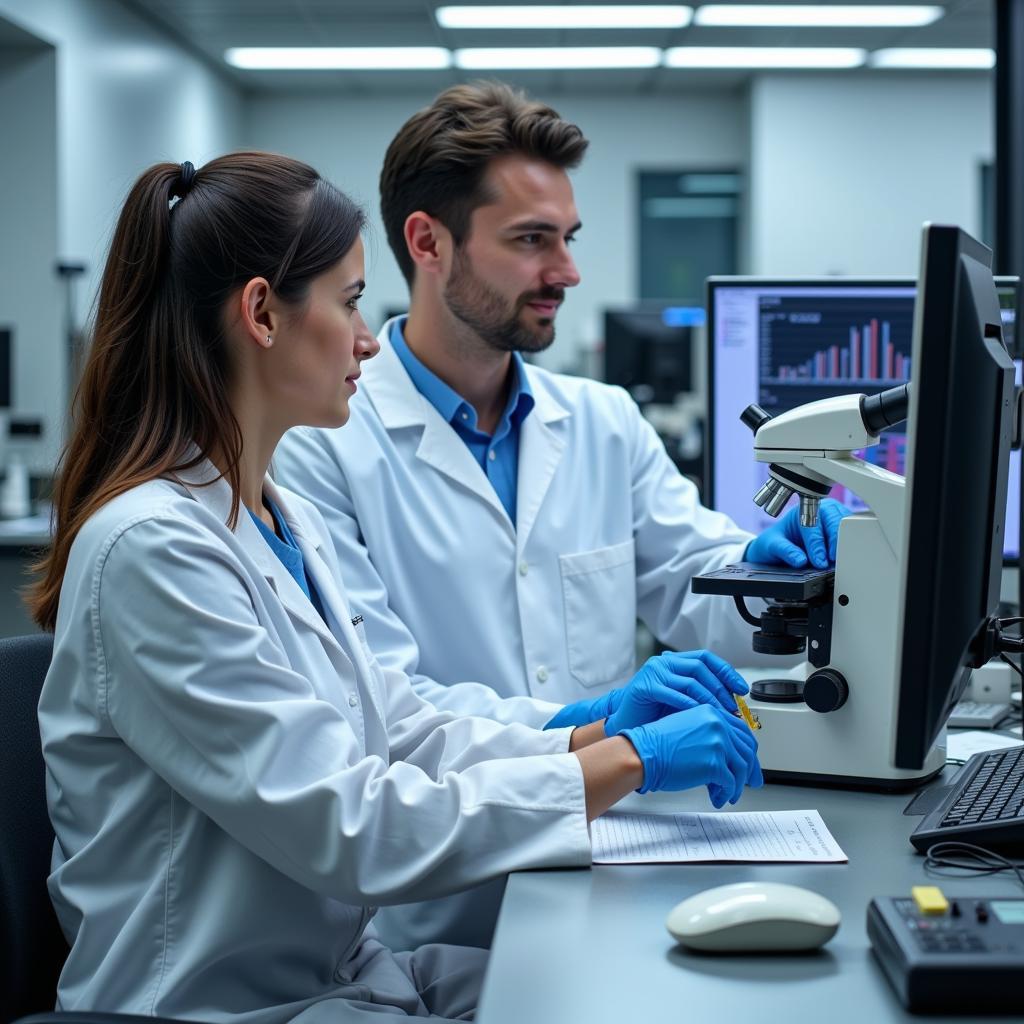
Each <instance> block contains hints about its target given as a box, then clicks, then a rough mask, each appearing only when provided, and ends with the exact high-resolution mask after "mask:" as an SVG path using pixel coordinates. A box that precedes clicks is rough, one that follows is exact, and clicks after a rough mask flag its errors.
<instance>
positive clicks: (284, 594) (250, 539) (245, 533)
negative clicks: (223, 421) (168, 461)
mask: <svg viewBox="0 0 1024 1024" xmlns="http://www.w3.org/2000/svg"><path fill="white" fill-rule="evenodd" d="M190 457H191V456H190ZM175 477H176V479H177V481H178V482H179V483H180V484H181V485H182V486H183V487H184V488H185V489H186V490H187V491H188V493H189V494H190V495H191V496H192V497H193V498H194V499H195V500H196V501H198V502H199V503H200V504H201V505H202V506H203V507H204V508H206V509H207V510H208V511H209V512H210V513H211V514H213V515H214V516H216V517H217V519H218V520H220V521H221V522H222V523H227V521H228V516H229V515H230V513H231V486H230V484H229V483H228V482H227V480H226V479H225V478H224V477H222V476H220V473H219V471H218V470H217V468H216V467H215V466H214V465H213V464H212V463H211V462H210V461H209V460H207V459H204V460H203V461H202V462H200V463H198V464H197V465H196V466H194V467H192V468H191V469H187V470H182V471H178V472H177V473H176V474H175ZM263 490H264V491H265V493H266V495H267V497H269V498H270V500H271V501H272V502H273V503H274V504H275V505H276V506H277V508H278V510H279V511H280V513H281V515H282V516H284V521H285V522H286V523H287V524H288V528H289V529H290V530H291V531H292V533H293V534H294V536H295V540H296V542H297V543H298V545H299V550H300V551H301V552H302V556H303V560H304V561H306V562H307V564H314V563H316V562H320V561H321V559H320V555H319V553H318V549H319V547H320V544H321V541H320V539H319V537H318V536H317V534H316V533H315V531H313V530H311V529H310V528H309V526H308V524H307V523H306V521H305V519H304V517H302V516H301V515H300V514H297V513H296V511H295V510H293V509H290V508H289V507H288V499H287V498H286V497H284V496H283V495H282V494H281V492H280V490H278V488H277V485H276V484H275V483H274V481H273V480H271V479H270V477H269V476H267V477H264V480H263ZM233 532H234V534H235V536H236V537H237V538H238V541H239V543H240V544H241V545H242V546H243V547H244V548H245V550H246V553H247V554H248V555H249V557H250V558H252V560H253V561H254V562H255V563H256V564H257V565H258V566H259V569H260V572H262V573H263V575H264V577H265V578H266V580H267V582H268V583H269V584H270V585H271V586H272V587H273V588H274V591H275V592H276V593H277V596H278V597H279V598H280V599H281V603H282V604H283V605H284V606H285V609H286V610H287V611H288V614H289V615H291V616H293V617H294V618H296V619H299V620H300V621H301V622H303V623H304V624H305V625H307V626H309V628H310V629H312V630H314V631H315V632H316V633H317V635H318V636H319V637H320V638H321V640H323V641H324V642H325V643H327V644H329V645H330V646H331V647H332V648H333V649H335V650H339V649H340V645H339V643H338V639H337V637H335V635H334V634H333V633H332V632H331V630H330V629H329V628H328V626H327V624H326V623H325V622H324V620H323V619H322V618H320V615H319V613H318V612H317V610H316V609H315V608H314V607H313V604H312V602H311V601H310V600H309V598H308V597H306V595H305V594H304V593H303V592H302V588H301V587H300V586H299V585H298V584H297V583H296V582H295V580H294V579H293V578H292V576H291V573H289V572H288V570H287V569H286V568H285V567H284V565H283V564H282V563H281V560H280V559H279V558H278V557H277V556H276V555H275V554H274V552H273V551H271V549H270V546H269V545H268V544H267V542H266V541H265V540H264V539H263V537H262V535H261V534H260V531H259V527H257V526H256V524H255V523H254V522H253V521H252V516H250V515H249V513H248V511H247V510H246V509H245V507H244V506H240V507H239V515H238V522H237V523H235V528H234V531H233ZM311 555H312V556H313V557H310V556H311ZM311 575H313V573H311ZM324 576H330V573H323V572H319V573H317V574H316V575H315V576H314V582H315V583H316V584H317V589H318V590H319V591H320V598H321V601H322V602H323V604H324V609H325V611H326V610H328V608H327V606H328V599H329V598H330V599H332V600H333V604H334V607H333V608H331V609H330V611H329V614H331V613H333V617H334V618H335V619H336V620H337V621H339V622H340V621H342V620H344V621H347V617H346V616H345V614H344V612H345V605H344V602H343V601H342V602H341V604H340V605H339V604H338V602H339V601H341V598H340V597H339V595H338V593H337V590H336V589H335V588H334V586H333V584H332V586H331V587H330V588H322V587H321V581H322V578H323V577H324ZM338 607H341V609H342V611H341V613H338V612H337V611H336V609H337V608H338Z"/></svg>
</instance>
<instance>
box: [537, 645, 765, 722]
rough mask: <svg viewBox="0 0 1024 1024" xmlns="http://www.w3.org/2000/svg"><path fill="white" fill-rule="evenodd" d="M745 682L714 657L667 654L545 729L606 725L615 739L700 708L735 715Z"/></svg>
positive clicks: (571, 707) (569, 709) (576, 705)
mask: <svg viewBox="0 0 1024 1024" xmlns="http://www.w3.org/2000/svg"><path fill="white" fill-rule="evenodd" d="M746 692H747V684H746V683H745V682H744V681H743V677H742V676H741V675H740V674H739V673H738V672H737V671H736V670H735V669H734V668H733V667H732V666H731V665H730V664H729V663H728V662H727V661H725V660H723V659H722V658H719V657H718V655H716V654H712V653H711V652H710V651H688V652H686V653H677V652H674V651H666V652H665V653H664V654H660V655H658V656H657V657H654V658H648V659H647V661H646V662H645V663H644V665H643V667H642V668H641V669H640V671H639V672H637V673H636V675H635V676H633V678H632V679H631V680H630V681H629V682H628V683H627V684H626V685H625V686H620V687H619V688H618V689H615V690H609V692H608V693H603V694H601V696H600V697H594V698H592V699H590V700H579V701H576V702H575V703H573V704H566V706H565V707H564V708H562V710H561V711H559V712H558V714H556V715H555V717H554V718H552V719H551V721H550V722H548V723H547V724H546V725H545V726H544V728H545V729H560V728H563V727H564V726H569V725H588V724H589V723H591V722H598V721H600V720H601V719H602V718H604V719H606V721H605V733H606V734H607V735H608V736H614V735H616V734H617V733H619V732H621V731H622V730H623V729H627V728H629V727H630V726H632V725H643V724H644V723H645V722H653V721H655V720H657V719H658V718H661V717H662V716H663V715H667V714H670V713H671V712H673V711H682V710H685V709H686V708H692V707H695V706H696V705H698V704H717V705H719V706H721V707H723V708H725V709H726V710H727V711H730V712H732V711H735V710H736V702H735V701H734V700H733V699H732V694H733V693H746Z"/></svg>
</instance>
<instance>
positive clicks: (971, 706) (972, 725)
mask: <svg viewBox="0 0 1024 1024" xmlns="http://www.w3.org/2000/svg"><path fill="white" fill-rule="evenodd" d="M1009 713H1010V705H1009V704H986V703H984V702H982V701H978V700H962V701H960V703H959V704H957V705H956V706H955V707H954V708H953V711H952V713H951V714H950V716H949V720H948V721H947V722H946V725H951V726H952V727H953V728H954V729H994V728H995V727H996V726H997V725H998V724H999V723H1000V722H1001V721H1002V720H1003V719H1004V718H1005V717H1006V716H1007V715H1008V714H1009Z"/></svg>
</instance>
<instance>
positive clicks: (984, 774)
mask: <svg viewBox="0 0 1024 1024" xmlns="http://www.w3.org/2000/svg"><path fill="white" fill-rule="evenodd" d="M947 789H948V792H947V793H946V794H945V796H944V797H942V799H941V800H940V802H939V804H938V805H937V806H936V807H934V809H933V810H931V811H929V813H928V814H926V815H925V818H924V820H923V821H922V822H921V824H920V825H918V827H917V828H916V829H915V830H914V833H913V835H911V837H910V841H911V842H912V843H913V844H914V846H916V847H917V849H919V850H922V851H925V850H927V849H928V847H929V846H932V845H933V844H935V843H942V842H961V843H974V844H975V845H976V846H985V847H991V848H993V849H997V850H1002V851H1003V852H1008V853H1010V854H1011V855H1013V854H1017V855H1021V854H1024V746H1020V747H1008V748H1006V749H1003V750H989V751H983V752H982V753H980V754H975V755H974V756H973V757H972V758H971V759H970V760H969V761H968V762H967V764H965V765H964V767H963V770H962V771H961V772H960V774H959V775H958V776H957V777H956V780H955V781H954V782H953V784H952V785H951V786H949V787H947Z"/></svg>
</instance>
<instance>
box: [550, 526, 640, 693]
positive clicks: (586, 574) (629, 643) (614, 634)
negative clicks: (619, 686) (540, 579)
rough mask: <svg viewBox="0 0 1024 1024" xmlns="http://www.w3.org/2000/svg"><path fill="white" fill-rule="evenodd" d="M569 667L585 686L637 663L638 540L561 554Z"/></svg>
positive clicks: (615, 677)
mask: <svg viewBox="0 0 1024 1024" xmlns="http://www.w3.org/2000/svg"><path fill="white" fill-rule="evenodd" d="M558 562H559V568H560V570H561V574H562V598H563V600H564V602H565V642H566V645H567V650H568V656H569V671H570V672H571V673H572V675H573V677H574V678H575V679H576V680H577V682H579V683H581V684H582V685H583V686H587V687H592V686H602V685H608V684H610V683H614V682H616V681H617V680H619V679H621V678H622V677H623V676H625V675H628V674H629V673H630V672H631V671H632V670H633V667H634V665H635V664H636V546H635V544H634V542H633V541H632V540H628V541H626V542H624V543H622V544H613V545H611V546H610V547H606V548H597V549H596V550H594V551H583V552H580V553H579V554H575V555H561V556H559V559H558Z"/></svg>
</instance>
